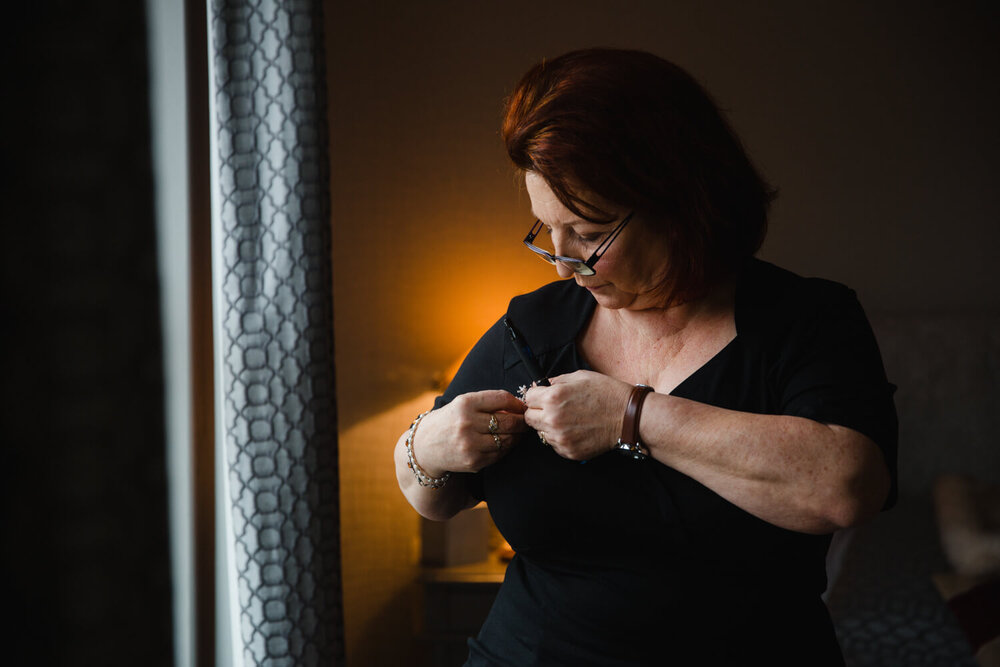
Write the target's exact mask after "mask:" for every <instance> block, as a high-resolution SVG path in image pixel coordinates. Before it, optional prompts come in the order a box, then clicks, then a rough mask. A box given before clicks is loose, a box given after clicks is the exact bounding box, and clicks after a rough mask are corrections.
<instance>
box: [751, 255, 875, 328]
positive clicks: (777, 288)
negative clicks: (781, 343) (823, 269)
mask: <svg viewBox="0 0 1000 667" xmlns="http://www.w3.org/2000/svg"><path fill="white" fill-rule="evenodd" d="M856 300H857V296H856V294H855V292H854V290H852V289H851V288H850V287H847V286H846V285H844V284H842V283H838V282H836V281H833V280H827V279H825V278H815V277H809V278H807V277H803V276H800V275H799V274H797V273H794V272H792V271H789V270H788V269H785V268H782V267H780V266H777V265H775V264H772V263H770V262H766V261H764V260H761V259H757V258H753V259H752V260H751V261H750V262H749V263H748V264H747V265H746V267H745V268H744V270H743V271H742V273H741V274H740V277H739V279H738V282H737V303H738V305H739V306H743V307H746V308H748V309H751V310H753V311H757V312H766V313H768V314H770V315H772V316H775V315H778V314H781V313H786V314H789V315H793V314H804V313H810V312H820V311H823V310H826V309H828V308H830V307H836V306H837V305H844V304H847V303H850V302H852V301H856Z"/></svg>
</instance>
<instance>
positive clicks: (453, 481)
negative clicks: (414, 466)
mask: <svg viewBox="0 0 1000 667" xmlns="http://www.w3.org/2000/svg"><path fill="white" fill-rule="evenodd" d="M393 457H394V459H395V463H396V480H397V482H398V483H399V489H400V491H402V492H403V495H404V496H405V497H406V500H407V501H408V502H409V503H410V505H412V506H413V509H415V510H416V511H417V513H419V514H420V515H421V516H423V517H425V518H428V519H431V520H433V521H445V520H447V519H450V518H451V517H453V516H455V515H456V514H458V513H459V512H460V511H462V510H463V509H465V508H467V507H470V506H471V505H473V504H474V501H473V499H472V497H471V496H470V495H469V492H468V489H466V486H465V480H464V479H463V478H462V477H461V476H456V475H452V476H451V478H450V479H449V480H448V482H447V483H446V484H445V485H444V486H442V487H441V488H437V489H435V488H432V487H429V486H421V485H420V483H419V482H418V481H417V476H416V475H414V474H413V471H412V470H410V467H409V466H408V465H407V458H406V433H404V434H403V435H402V436H400V438H399V441H397V442H396V449H395V452H394V454H393Z"/></svg>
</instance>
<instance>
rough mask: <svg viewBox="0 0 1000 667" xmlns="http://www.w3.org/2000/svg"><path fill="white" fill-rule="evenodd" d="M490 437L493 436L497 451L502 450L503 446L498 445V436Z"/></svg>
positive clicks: (494, 434) (493, 434)
mask: <svg viewBox="0 0 1000 667" xmlns="http://www.w3.org/2000/svg"><path fill="white" fill-rule="evenodd" d="M490 435H492V436H493V442H495V443H496V445H497V451H500V450H501V449H503V445H501V444H500V436H499V435H497V434H496V433H491V434H490Z"/></svg>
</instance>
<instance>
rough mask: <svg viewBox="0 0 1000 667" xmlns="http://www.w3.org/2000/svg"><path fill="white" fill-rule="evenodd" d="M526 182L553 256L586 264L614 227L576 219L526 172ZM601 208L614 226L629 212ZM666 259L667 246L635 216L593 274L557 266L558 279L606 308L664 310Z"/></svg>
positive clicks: (539, 179) (545, 185) (537, 178)
mask: <svg viewBox="0 0 1000 667" xmlns="http://www.w3.org/2000/svg"><path fill="white" fill-rule="evenodd" d="M524 182H525V187H526V188H527V190H528V197H530V198H531V210H532V212H533V213H534V215H535V217H537V218H538V219H539V220H541V221H542V223H544V224H545V227H546V229H547V230H548V233H550V234H551V237H550V241H551V244H552V246H554V252H555V254H556V255H562V256H563V257H575V258H579V259H587V258H588V257H590V255H591V253H593V252H594V250H595V249H596V248H597V247H598V246H599V245H600V244H601V241H602V240H603V239H604V238H605V237H606V236H607V235H608V233H609V232H610V231H611V230H612V229H614V225H613V224H611V225H602V224H597V223H593V222H588V221H586V220H584V219H582V218H580V217H579V216H577V215H576V214H574V213H573V212H572V211H570V210H569V209H568V208H566V206H564V205H563V203H562V202H560V201H559V199H558V198H557V197H556V195H555V193H553V192H552V189H551V188H550V187H549V184H548V183H547V182H546V181H545V179H544V178H542V177H541V176H539V175H538V174H536V173H534V172H528V173H527V174H526V175H525V179H524ZM594 203H597V204H601V202H594ZM602 208H604V209H605V210H607V211H610V212H614V213H615V214H616V220H617V221H620V220H621V219H622V218H624V217H625V216H626V215H628V214H629V213H630V211H626V210H623V209H621V208H620V207H617V206H605V205H602ZM545 234H546V230H543V231H542V232H541V233H540V234H539V236H538V241H543V239H542V237H543V235H545ZM538 241H536V243H537V242H538ZM666 258H667V247H666V242H665V240H664V239H663V237H662V235H661V234H657V233H656V231H655V229H654V228H653V226H652V225H651V224H650V223H649V221H648V220H645V219H643V218H642V217H640V216H639V215H635V216H633V217H632V220H631V222H629V223H628V224H627V225H626V226H625V228H624V229H623V230H622V231H621V234H619V235H618V237H617V238H616V239H615V240H614V242H613V243H612V244H611V245H610V247H608V249H607V252H605V253H604V255H602V256H601V258H600V259H599V260H598V262H597V263H596V264H595V265H594V270H595V271H596V273H595V274H594V275H592V276H582V275H580V274H578V273H574V272H573V271H572V270H571V269H569V268H568V267H565V266H563V265H562V264H558V263H557V264H556V269H557V271H558V272H559V275H560V276H561V277H563V278H568V277H570V276H572V277H573V279H574V280H576V282H577V284H578V285H580V286H581V287H585V288H587V289H588V290H589V291H590V293H591V294H592V295H593V296H594V299H595V300H596V301H597V303H598V305H600V306H602V307H604V308H611V309H618V308H626V309H629V310H645V309H647V308H662V307H663V305H664V298H663V289H662V285H663V281H664V278H665V276H666V273H667V266H666Z"/></svg>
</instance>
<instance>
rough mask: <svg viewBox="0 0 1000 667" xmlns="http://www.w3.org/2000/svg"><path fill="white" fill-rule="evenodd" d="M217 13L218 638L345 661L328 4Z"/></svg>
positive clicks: (272, 658)
mask: <svg viewBox="0 0 1000 667" xmlns="http://www.w3.org/2000/svg"><path fill="white" fill-rule="evenodd" d="M208 11H209V41H210V49H209V59H210V86H211V91H210V94H211V99H210V105H211V109H210V116H211V120H210V123H211V125H212V127H211V129H210V132H211V141H212V159H213V168H212V172H213V185H212V209H213V212H212V217H213V220H212V237H213V238H212V244H213V257H212V263H213V284H214V287H213V292H214V299H215V306H214V308H215V316H214V317H215V323H214V336H215V349H216V360H215V362H216V363H215V366H216V393H217V399H216V400H217V404H216V423H217V425H218V426H217V433H218V444H217V447H219V450H218V451H219V459H218V461H219V467H220V470H221V471H222V475H221V476H220V478H219V481H220V488H219V490H218V492H219V493H220V494H222V495H221V498H222V502H223V503H224V507H223V512H222V513H221V515H220V522H219V524H218V526H217V530H218V531H220V533H219V534H220V535H221V538H222V540H223V542H222V544H220V549H221V555H222V557H223V560H222V564H223V567H222V569H221V570H220V574H221V575H222V578H223V580H222V581H221V582H220V583H221V587H222V589H223V590H228V595H227V596H225V599H224V600H221V601H220V602H221V603H222V607H221V608H220V614H223V615H225V616H224V618H223V621H222V623H221V625H220V628H221V630H222V631H221V632H220V635H219V638H218V639H219V641H220V642H225V641H226V636H227V635H228V636H229V637H230V638H231V649H232V655H231V659H232V663H233V664H237V665H239V664H247V665H320V664H322V665H335V664H343V652H344V649H343V629H342V628H343V625H342V618H341V616H342V596H341V590H340V543H339V501H338V484H337V449H336V447H337V428H336V427H337V416H336V402H335V387H334V361H333V310H332V282H331V281H332V271H331V265H330V262H331V260H330V221H329V178H328V173H329V164H328V156H327V126H326V106H325V100H326V89H325V74H324V70H325V68H324V56H323V48H322V47H323V37H322V28H323V23H322V17H321V3H320V2H319V1H318V0H298V1H281V0H256V1H247V0H209V7H208ZM227 623H228V627H226V625H227ZM223 659H224V658H223Z"/></svg>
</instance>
